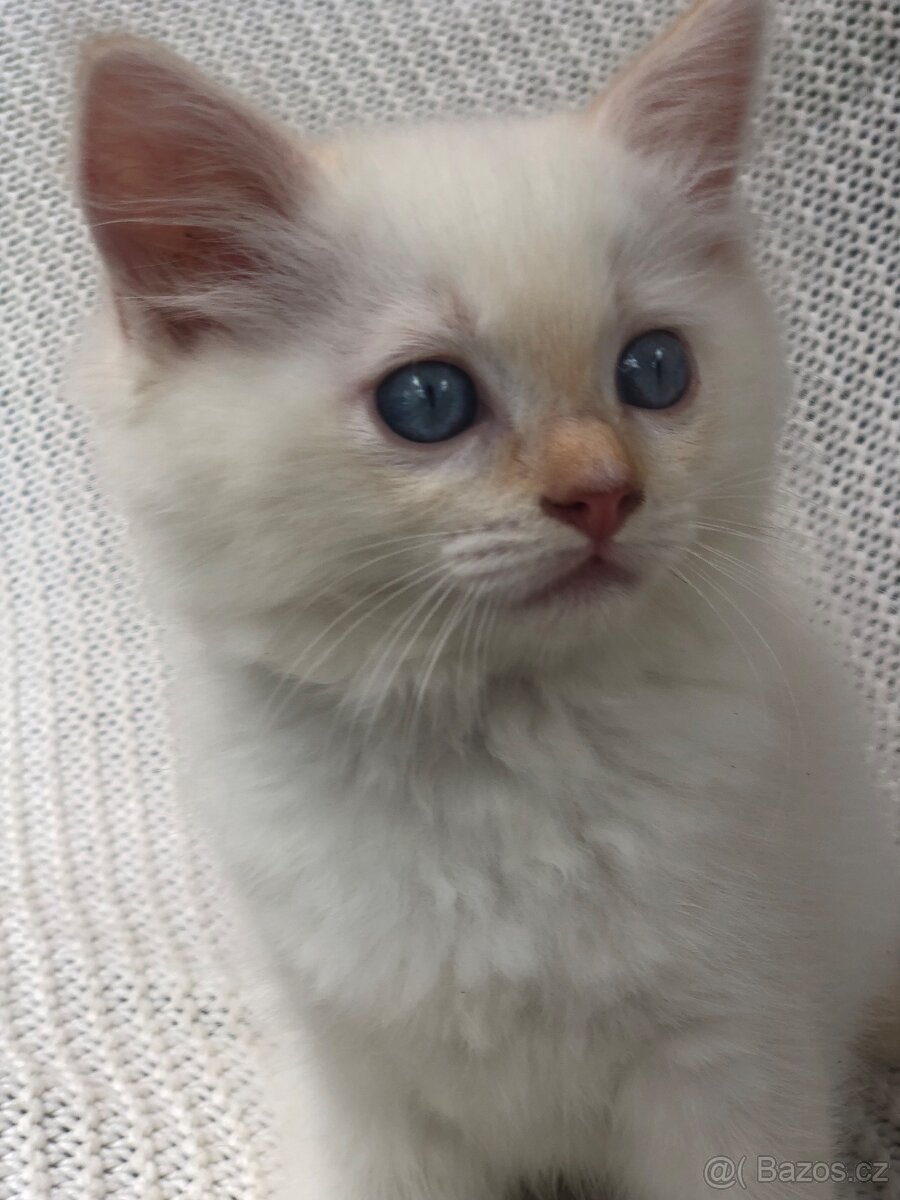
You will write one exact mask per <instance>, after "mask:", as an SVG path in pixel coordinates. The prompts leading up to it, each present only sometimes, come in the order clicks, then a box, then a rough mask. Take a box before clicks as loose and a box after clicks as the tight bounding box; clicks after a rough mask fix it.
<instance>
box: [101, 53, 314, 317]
mask: <svg viewBox="0 0 900 1200" xmlns="http://www.w3.org/2000/svg"><path fill="white" fill-rule="evenodd" d="M83 96H84V98H83V105H82V136H81V145H80V183H81V190H82V197H83V204H84V208H85V211H86V214H87V216H88V219H89V221H90V223H91V226H92V229H93V233H94V237H95V239H96V241H97V245H98V247H99V249H100V251H101V253H102V255H103V257H104V260H105V261H106V264H107V267H108V268H109V272H110V276H111V279H112V282H113V286H114V289H115V290H116V292H117V293H118V296H119V298H120V300H122V301H123V302H124V304H125V306H126V307H127V306H128V305H129V304H131V305H133V304H135V303H140V304H141V305H142V306H143V307H144V309H145V311H146V312H152V313H153V314H154V315H155V317H156V323H157V324H161V325H162V326H163V327H164V328H165V329H166V331H167V332H168V333H169V334H170V335H172V336H174V337H176V338H177V339H178V340H184V339H185V338H186V337H189V336H190V335H191V334H192V333H196V332H198V331H200V330H201V329H204V328H207V327H208V326H209V325H210V324H211V323H215V321H214V318H213V316H212V314H211V313H210V312H204V311H203V304H202V295H203V293H204V292H206V293H209V291H210V289H213V288H218V289H220V290H221V288H222V287H223V286H224V287H233V286H234V285H235V284H241V283H244V284H246V283H251V284H252V283H253V281H254V280H258V279H259V278H260V277H261V275H263V274H264V273H265V271H266V270H267V268H268V267H270V266H271V262H270V261H269V260H270V258H271V254H272V245H271V242H272V240H273V239H272V238H269V239H268V240H267V236H266V234H267V232H268V233H270V234H271V233H272V232H273V231H274V230H276V229H277V228H278V227H279V226H281V227H283V226H284V225H285V224H286V223H287V222H289V221H290V220H291V217H292V215H293V211H294V209H295V208H296V206H297V202H298V199H299V191H300V184H299V179H298V174H299V172H297V171H296V169H295V167H296V163H297V159H298V156H297V155H296V154H295V152H294V149H293V147H292V146H290V145H289V144H288V143H287V142H286V140H285V139H284V138H282V137H281V135H280V134H279V133H278V132H277V131H276V130H274V129H272V128H270V127H269V126H268V125H267V124H266V123H265V122H264V121H263V120H261V119H260V118H257V117H256V116H255V115H254V114H252V113H249V112H247V111H246V110H245V109H243V108H242V107H241V106H240V105H239V104H237V103H235V102H234V101H232V100H231V99H230V97H228V96H226V95H223V94H222V93H221V92H219V91H218V90H217V89H216V88H215V87H214V86H213V85H208V84H207V83H206V81H205V80H203V79H202V78H201V77H199V76H196V75H195V74H194V73H193V72H192V71H191V70H190V68H188V67H187V66H182V64H180V63H179V62H178V60H172V59H170V58H169V56H167V55H165V54H164V53H163V52H162V51H156V50H155V49H154V48H146V47H144V46H143V45H137V46H135V45H133V44H131V43H125V44H122V45H119V46H116V45H113V47H112V48H110V49H109V50H107V51H106V53H103V52H101V53H100V55H99V56H98V57H97V58H95V60H94V62H93V63H92V64H89V66H88V69H87V74H86V79H85V85H84V93H83ZM191 297H193V300H191Z"/></svg>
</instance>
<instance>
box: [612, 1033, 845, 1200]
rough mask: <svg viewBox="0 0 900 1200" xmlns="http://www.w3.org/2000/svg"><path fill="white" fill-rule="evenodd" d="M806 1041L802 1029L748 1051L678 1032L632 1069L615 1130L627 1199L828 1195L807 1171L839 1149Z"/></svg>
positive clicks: (823, 1084) (775, 1199) (823, 1080)
mask: <svg viewBox="0 0 900 1200" xmlns="http://www.w3.org/2000/svg"><path fill="white" fill-rule="evenodd" d="M718 1040H719V1041H720V1043H721V1039H718ZM802 1044H803V1035H802V1033H801V1032H799V1031H798V1033H797V1039H796V1041H792V1039H790V1038H787V1037H780V1038H778V1039H777V1042H775V1041H773V1044H772V1045H771V1046H770V1047H769V1048H768V1049H765V1048H759V1047H756V1048H755V1049H754V1050H752V1051H751V1050H749V1049H747V1050H745V1052H744V1053H735V1052H734V1049H733V1048H728V1049H725V1050H723V1048H722V1046H721V1044H720V1045H719V1046H715V1045H713V1044H710V1045H708V1046H704V1043H703V1039H691V1040H690V1042H688V1040H687V1039H683V1040H682V1042H681V1043H680V1044H679V1045H677V1046H676V1047H675V1048H674V1051H673V1048H672V1047H671V1046H670V1047H668V1048H667V1050H666V1051H665V1052H661V1053H659V1054H654V1055H651V1056H650V1057H648V1059H647V1060H646V1061H645V1062H643V1063H642V1064H641V1065H639V1066H638V1067H636V1068H635V1069H634V1070H633V1071H632V1072H631V1074H630V1075H629V1077H628V1078H627V1080H626V1081H625V1083H624V1085H623V1087H622V1089H621V1091H620V1093H619V1094H618V1096H617V1104H616V1113H615V1116H616V1125H617V1136H616V1137H614V1138H613V1142H614V1145H615V1150H614V1153H615V1155H616V1159H617V1162H616V1166H617V1169H618V1174H619V1176H620V1178H621V1181H622V1183H623V1184H624V1186H625V1190H626V1194H627V1195H628V1197H629V1200H703V1198H707V1200H712V1198H713V1197H715V1196H722V1195H723V1194H724V1195H728V1194H729V1193H731V1194H734V1195H740V1196H743V1197H746V1200H807V1198H808V1200H832V1198H833V1197H835V1196H836V1195H837V1192H836V1188H835V1184H834V1183H833V1182H831V1181H829V1180H828V1179H825V1180H824V1181H823V1180H822V1175H821V1174H820V1173H816V1174H815V1175H814V1172H813V1171H812V1169H811V1165H812V1164H826V1163H831V1161H832V1160H833V1159H834V1157H835V1150H834V1145H835V1138H834V1128H833V1125H834V1122H833V1118H832V1115H831V1101H832V1080H831V1079H830V1078H829V1077H828V1074H827V1072H826V1071H825V1070H824V1068H823V1065H822V1061H821V1056H820V1055H818V1054H817V1053H815V1051H813V1050H811V1049H810V1048H808V1047H807V1048H806V1050H805V1051H804V1050H801V1046H802ZM717 1056H718V1059H719V1061H716V1057H717ZM804 1164H806V1165H804ZM823 1170H824V1168H823V1167H822V1166H819V1168H818V1172H822V1171H823Z"/></svg>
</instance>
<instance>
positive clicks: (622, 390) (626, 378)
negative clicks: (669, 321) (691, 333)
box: [616, 329, 691, 408]
mask: <svg viewBox="0 0 900 1200" xmlns="http://www.w3.org/2000/svg"><path fill="white" fill-rule="evenodd" d="M616 386H617V388H618V391H619V399H620V400H621V401H622V403H623V404H629V405H631V407H632V408H671V407H672V405H673V404H677V403H678V401H679V400H680V399H681V398H682V396H683V395H684V394H685V393H686V392H687V390H688V388H689V387H690V386H691V363H690V359H689V358H688V353H687V350H686V349H685V347H684V345H683V344H682V342H681V340H680V338H678V337H677V336H676V335H675V334H674V333H669V332H668V330H666V329H651V330H649V332H647V333H642V334H640V335H639V336H638V337H636V338H635V339H634V340H633V341H631V342H629V343H628V345H627V346H626V347H625V349H624V350H623V351H622V353H621V354H620V355H619V361H618V363H617V364H616Z"/></svg>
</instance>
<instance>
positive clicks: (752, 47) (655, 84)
mask: <svg viewBox="0 0 900 1200" xmlns="http://www.w3.org/2000/svg"><path fill="white" fill-rule="evenodd" d="M766 7H767V6H766V2H765V0H696V2H695V3H694V5H693V7H691V8H690V9H689V10H688V11H687V12H686V13H684V14H683V16H682V17H681V18H680V19H679V20H678V21H676V22H675V24H674V25H673V26H672V27H671V28H670V29H669V30H668V31H667V32H666V33H664V34H663V35H662V36H661V37H660V38H658V39H657V40H656V41H655V42H653V43H652V44H651V45H650V46H649V48H648V49H647V50H645V51H644V52H643V54H641V55H639V56H638V58H637V59H636V60H635V61H634V62H633V63H631V64H630V65H629V66H628V67H626V68H625V70H624V71H623V72H622V74H621V75H620V76H619V77H618V78H616V79H613V81H612V83H611V85H610V87H609V88H608V89H607V90H606V91H605V92H604V93H603V94H602V95H601V96H600V97H599V98H598V99H597V101H596V102H595V104H594V105H593V106H592V109H591V114H592V115H595V116H596V117H597V118H598V119H599V120H600V121H601V123H602V124H603V125H604V126H606V127H607V128H609V129H611V130H612V131H613V132H614V133H615V134H616V135H617V136H618V137H619V138H621V139H622V140H624V141H625V142H626V144H627V145H628V146H629V147H631V148H632V149H633V150H636V151H637V152H638V153H641V154H645V155H648V156H651V157H662V158H665V159H666V161H667V162H670V163H672V164H673V165H674V166H675V167H676V168H677V169H678V173H679V175H680V174H681V173H682V171H683V173H684V179H685V181H686V188H687V190H688V191H689V192H690V193H691V194H692V195H693V196H694V197H696V198H698V199H703V200H706V201H707V202H709V203H711V204H713V205H715V204H719V203H723V202H726V201H727V199H728V197H729V195H730V193H731V190H732V188H733V185H734V182H735V180H736V177H737V173H738V171H739V169H740V165H741V159H742V155H743V151H744V143H745V140H746V134H747V127H748V124H749V118H750V113H751V110H752V106H753V100H754V93H755V90H756V83H757V79H758V76H759V73H760V62H761V58H762V45H763V33H764V27H765V19H766Z"/></svg>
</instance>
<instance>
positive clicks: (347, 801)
mask: <svg viewBox="0 0 900 1200" xmlns="http://www.w3.org/2000/svg"><path fill="white" fill-rule="evenodd" d="M762 7H763V6H762V3H761V2H760V0H705V2H701V3H700V4H698V5H697V6H695V8H694V9H693V10H692V11H691V12H690V13H689V14H687V16H686V17H685V18H683V19H682V21H681V22H679V23H678V24H677V25H676V26H675V27H674V28H673V30H672V31H671V32H670V33H669V34H668V36H667V37H665V38H664V39H662V40H661V41H659V42H657V43H656V44H655V45H654V46H653V47H651V49H650V50H649V51H648V52H647V53H645V54H644V55H643V56H642V57H640V58H639V59H638V60H637V62H636V63H635V64H634V65H633V66H632V67H631V68H630V69H629V70H627V71H626V72H625V73H624V74H623V75H622V76H620V77H619V78H618V79H617V80H615V81H614V82H613V84H612V85H611V87H610V89H609V90H608V91H607V92H606V93H605V94H604V95H603V96H602V97H601V98H600V99H599V100H598V101H597V103H596V104H595V105H594V107H593V108H592V109H591V110H590V111H588V112H587V113H583V114H566V115H562V116H556V117H551V118H547V119H542V120H505V121H485V122H481V123H470V124H458V125H453V124H448V125H436V126H435V125H433V126H427V127H423V128H411V129H392V130H385V131H381V132H374V133H373V132H366V133H365V134H359V135H356V136H346V137H343V138H339V139H336V140H334V141H330V142H328V143H327V144H324V145H304V144H303V143H302V142H296V141H294V140H292V139H291V137H290V136H289V135H288V134H287V133H286V132H284V131H283V130H280V129H277V128H275V127H273V126H272V125H270V124H269V123H268V122H266V121H265V120H264V119H263V118H262V117H260V116H259V115H257V114H256V113H254V112H253V111H251V110H250V109H248V108H247V107H245V106H243V105H242V104H241V103H240V102H239V101H237V100H235V99H234V98H233V97H231V96H230V95H228V94H226V93H224V92H222V91H220V90H219V89H217V88H216V87H215V86H214V85H212V84H210V83H209V82H208V81H207V80H205V79H203V78H201V77H200V76H198V75H197V74H196V73H195V72H194V71H193V70H192V69H191V68H189V67H188V66H186V65H185V64H183V63H182V62H180V61H179V60H176V59H174V58H173V57H171V56H169V55H168V54H166V53H165V52H163V51H162V50H160V49H159V48H157V47H155V46H152V45H146V44H144V43H141V42H135V41H130V40H121V39H119V40H113V41H107V42H101V43H97V44H95V45H94V47H92V50H91V52H90V54H89V55H88V57H87V61H86V64H85V68H84V72H83V79H82V106H81V114H82V115H81V135H80V146H79V157H78V164H79V172H80V186H81V194H82V199H83V204H84V207H85V210H86V213H87V217H88V220H89V221H90V223H91V226H92V228H93V231H94V235H95V237H96V240H97V244H98V246H99V248H100V251H101V254H102V256H103V259H104V263H105V267H106V275H107V278H108V281H109V285H110V287H109V294H110V297H111V302H110V304H109V306H108V311H107V312H106V313H104V314H101V316H100V317H99V318H98V320H97V323H96V326H95V328H94V329H93V331H92V334H91V337H90V341H89V356H90V360H91V375H92V379H93V382H92V383H91V385H90V387H89V388H88V387H84V388H83V390H84V391H90V392H91V393H94V392H96V393H97V394H96V395H94V394H91V395H88V396H85V399H86V401H89V402H90V403H91V404H92V406H93V407H94V409H95V411H96V413H97V416H98V424H99V426H100V431H101V438H102V441H103V444H104V449H105V454H106V457H107V462H108V464H109V466H110V469H111V471H112V472H113V473H114V474H115V475H117V476H118V480H119V486H120V488H121V490H122V493H123V495H124V497H125V501H126V503H127V506H128V509H129V511H130V513H131V515H132V519H133V524H134V529H135V534H136V536H137V537H138V538H139V540H140V544H141V547H142V549H143V552H144V554H145V557H146V562H147V564H148V569H149V572H150V575H151V579H152V581H153V583H154V585H155V587H156V589H157V591H158V593H159V595H160V599H161V603H162V604H163V605H165V606H166V608H167V609H168V610H169V611H170V612H171V613H174V614H177V616H178V617H179V618H180V620H181V623H182V624H183V626H184V627H185V628H186V630H187V632H186V634H185V636H184V639H183V643H182V646H181V649H180V650H179V652H178V662H177V666H178V668H179V678H180V683H179V695H180V705H181V720H180V729H179V732H180V736H181V738H182V741H183V746H184V755H185V760H186V777H185V792H186V794H187V797H188V799H189V802H190V803H192V804H194V805H197V806H199V808H200V809H201V810H202V812H203V814H204V817H205V819H206V820H207V821H208V824H209V827H210V829H211V830H212V833H213V834H214V836H215V838H216V839H217V842H218V845H219V848H220V851H221V854H222V857H223V859H224V861H225V862H226V864H227V865H228V867H229V869H230V871H231V873H232V876H233V878H235V879H236V880H237V881H238V884H239V886H240V888H241V890H242V892H243V894H244V896H245V899H246V903H247V906H248V909H249V911H250V914H251V917H252V919H253V921H254V923H255V928H256V929H257V930H258V934H259V938H260V941H261V944H262V945H263V946H264V948H265V952H266V955H267V957H268V960H269V963H270V965H271V967H272V968H273V970H274V973H275V974H276V975H277V976H278V978H279V980H280V987H281V990H282V994H283V996H284V998H285V1002H286V1004H287V1005H288V1007H289V1010H290V1015H291V1021H292V1023H293V1024H294V1025H295V1027H296V1029H297V1031H298V1035H299V1038H300V1039H301V1041H302V1052H301V1055H300V1059H299V1061H298V1062H297V1063H296V1064H295V1065H294V1066H293V1067H292V1068H291V1069H292V1072H293V1074H292V1075H291V1085H290V1090H291V1092H292V1104H293V1115H292V1117H291V1118H290V1121H291V1122H292V1124H290V1125H289V1135H288V1141H289V1150H290V1151H291V1152H292V1156H293V1158H294V1160H295V1165H294V1167H293V1174H292V1176H291V1179H290V1183H289V1188H288V1195H289V1196H290V1197H291V1200H500V1197H502V1196H503V1195H505V1194H506V1192H507V1189H509V1188H512V1187H514V1186H516V1185H517V1184H519V1183H521V1182H524V1181H528V1182H531V1183H532V1184H540V1183H541V1181H550V1180H552V1179H553V1178H554V1177H556V1176H557V1175H559V1176H563V1177H565V1178H566V1179H567V1180H569V1181H570V1184H571V1185H572V1186H575V1187H578V1186H581V1185H586V1186H588V1187H602V1186H604V1181H607V1180H608V1181H611V1182H612V1184H613V1185H614V1186H619V1187H621V1188H622V1189H623V1190H624V1191H625V1193H626V1194H627V1195H628V1196H630V1197H634V1198H635V1200H695V1198H696V1197H699V1196H703V1195H707V1194H709V1195H713V1194H715V1189H713V1188H711V1187H708V1186H707V1183H706V1182H705V1181H704V1164H705V1163H706V1162H707V1160H709V1159H711V1158H713V1157H714V1156H727V1157H728V1158H730V1159H732V1160H734V1161H735V1162H743V1163H744V1172H745V1183H746V1194H747V1195H748V1196H750V1197H758V1198H762V1197H765V1198H766V1200H785V1198H786V1197H801V1196H806V1195H813V1194H814V1195H816V1196H820V1197H824V1196H828V1195H830V1194H833V1193H832V1191H831V1187H830V1186H829V1185H826V1184H817V1185H814V1184H803V1183H793V1184H791V1183H785V1182H782V1183H770V1182H765V1181H763V1182H759V1181H758V1180H757V1171H756V1158H757V1156H758V1155H769V1156H772V1157H773V1158H774V1159H776V1160H779V1161H780V1160H787V1161H798V1160H814V1161H828V1160H830V1159H832V1158H833V1157H834V1154H835V1152H836V1142H835V1137H836V1134H835V1117H834V1110H835V1107H836V1105H837V1103H838V1101H839V1098H840V1088H841V1085H842V1082H843V1079H842V1070H843V1065H842V1064H844V1063H845V1058H846V1054H845V1052H846V1051H847V1049H848V1046H849V1044H850V1042H851V1040H852V1039H853V1038H854V1036H855V1035H856V1033H857V1032H858V1031H859V1028H860V1023H861V1021H862V1019H863V1011H864V1007H865V1005H866V1004H867V1002H868V999H869V997H871V996H872V995H873V994H874V993H875V992H876V991H877V990H878V989H879V988H881V987H883V986H884V979H883V978H882V976H883V974H884V972H885V970H886V967H887V964H888V963H889V962H890V959H891V955H892V951H891V949H890V947H891V945H892V940H891V939H892V938H893V928H892V926H893V924H894V917H895V908H894V895H895V891H894V884H893V879H892V871H893V858H894V855H893V848H892V847H891V845H890V839H889V837H888V836H887V834H886V828H887V826H886V824H885V823H884V816H883V814H881V813H879V811H878V805H877V803H876V800H875V798H874V793H873V791H872V789H871V788H870V786H869V785H868V783H867V782H866V776H865V771H864V769H863V767H862V766H861V763H860V755H859V752H858V747H859V743H860V735H859V733H858V732H857V730H856V728H855V725H854V721H853V718H852V712H853V708H854V704H853V701H852V699H849V698H848V696H847V694H846V693H845V688H844V684H843V681H842V680H841V679H840V678H839V672H838V671H837V670H836V668H835V666H834V665H833V664H832V662H831V661H830V659H831V654H830V651H829V647H828V646H827V645H825V644H824V643H823V641H822V640H817V639H816V638H815V637H814V636H812V635H811V634H810V633H808V632H807V621H806V615H805V610H804V607H803V601H802V599H798V598H797V597H796V595H795V593H796V588H795V587H794V586H793V585H792V583H791V582H790V581H789V579H788V578H787V577H786V576H785V575H784V573H783V572H782V569H781V568H780V567H779V566H778V564H776V563H775V562H774V561H773V560H772V556H771V554H770V551H769V540H768V539H767V538H766V537H765V536H761V535H758V531H759V530H761V529H764V527H765V522H766V519H767V516H766V514H767V510H768V506H769V499H768V491H769V489H768V486H767V481H768V480H769V479H770V475H771V466H772V454H773V445H774V442H775V439H776V436H777V426H778V422H779V419H780V411H781V408H782V405H783V402H784V398H785V395H786V392H787V382H786V377H785V371H784V368H783V365H782V359H781V354H780V350H779V346H778V340H777V337H776V334H775V333H774V331H773V323H772V320H771V317H770V314H769V310H768V307H767V305H766V302H765V300H764V298H763V296H762V295H761V292H760V289H759V287H758V285H757V283H756V281H755V279H754V276H753V273H752V270H751V268H750V265H749V262H748V250H747V246H746V238H745V233H744V222H743V220H742V216H741V212H740V207H739V204H738V201H737V200H736V198H735V195H734V184H735V175H736V172H737V169H738V165H739V161H740V153H741V148H742V142H743V140H744V134H745V130H746V125H747V113H748V108H749V105H750V101H751V93H752V91H753V86H754V81H755V78H756V75H757V64H758V58H759V44H760V40H761V25H762V17H763V12H762ZM98 361H101V362H103V363H104V364H106V367H108V370H105V372H104V374H105V377H104V379H103V381H102V386H99V387H98V386H97V383H96V364H97V362H98ZM409 364H413V365H412V366H410V365H409ZM423 364H425V365H423ZM792 612H793V613H795V615H796V619H793V618H792V616H791V613H792Z"/></svg>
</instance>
